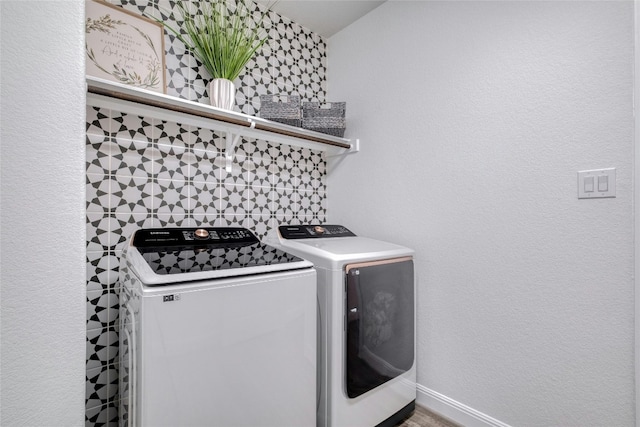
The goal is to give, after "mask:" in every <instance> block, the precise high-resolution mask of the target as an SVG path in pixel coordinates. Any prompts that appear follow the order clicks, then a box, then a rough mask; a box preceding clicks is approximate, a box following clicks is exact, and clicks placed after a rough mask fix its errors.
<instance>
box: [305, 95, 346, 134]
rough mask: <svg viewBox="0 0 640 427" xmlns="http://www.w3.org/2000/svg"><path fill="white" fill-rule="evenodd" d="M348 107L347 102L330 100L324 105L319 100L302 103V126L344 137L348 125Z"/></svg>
mask: <svg viewBox="0 0 640 427" xmlns="http://www.w3.org/2000/svg"><path fill="white" fill-rule="evenodd" d="M346 109H347V103H346V102H330V103H327V104H324V105H321V104H320V103H319V102H305V103H303V104H302V127H303V128H305V129H309V130H314V131H316V132H322V133H326V134H328V135H333V136H339V137H341V138H342V137H343V136H344V131H345V129H346V127H347V125H346V119H345V113H346Z"/></svg>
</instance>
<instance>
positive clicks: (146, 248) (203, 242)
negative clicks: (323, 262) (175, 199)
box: [126, 228, 311, 285]
mask: <svg viewBox="0 0 640 427" xmlns="http://www.w3.org/2000/svg"><path fill="white" fill-rule="evenodd" d="M126 256H127V260H128V261H129V262H130V265H131V267H132V268H133V269H134V270H135V272H136V273H137V275H138V276H139V278H140V280H141V281H142V282H143V283H144V284H147V285H161V284H167V283H176V282H181V281H193V280H205V279H215V278H225V277H234V276H244V275H249V274H262V273H270V272H277V271H285V270H294V269H299V268H308V267H311V263H309V262H307V261H305V260H303V259H302V258H299V257H297V256H295V255H292V254H289V253H287V252H284V251H282V250H280V249H277V248H274V247H271V246H268V245H265V244H263V243H261V242H260V241H259V240H258V239H257V238H256V237H255V236H254V235H253V233H251V232H250V231H249V230H247V229H245V228H154V229H142V230H138V231H136V232H135V234H134V235H133V237H132V239H131V244H130V248H129V249H128V251H127V255H126Z"/></svg>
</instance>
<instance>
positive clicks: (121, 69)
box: [85, 0, 166, 93]
mask: <svg viewBox="0 0 640 427" xmlns="http://www.w3.org/2000/svg"><path fill="white" fill-rule="evenodd" d="M85 4H86V9H85V10H86V28H85V31H86V34H85V35H86V39H85V40H86V41H85V43H86V44H85V48H86V64H87V65H86V68H87V75H90V76H93V77H99V78H102V79H106V80H111V81H114V82H118V83H122V84H126V85H131V86H136V87H139V88H141V89H147V90H153V91H156V92H160V93H165V90H166V82H165V63H164V29H163V27H162V24H160V23H158V22H155V21H153V20H151V19H148V18H145V17H143V16H141V15H138V14H135V13H133V12H129V11H128V10H125V9H123V8H122V7H118V6H114V5H111V4H109V3H107V2H105V1H102V0H88V1H86V2H85Z"/></svg>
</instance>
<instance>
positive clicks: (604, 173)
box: [578, 168, 616, 199]
mask: <svg viewBox="0 0 640 427" xmlns="http://www.w3.org/2000/svg"><path fill="white" fill-rule="evenodd" d="M603 197H616V169H615V168H609V169H594V170H589V171H579V172H578V199H599V198H603Z"/></svg>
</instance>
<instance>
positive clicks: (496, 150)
mask: <svg viewBox="0 0 640 427" xmlns="http://www.w3.org/2000/svg"><path fill="white" fill-rule="evenodd" d="M633 42H634V28H633V3H632V2H631V1H619V2H607V1H603V2H597V1H595V2H578V1H576V2H538V1H533V2H527V1H523V2H447V1H445V2H437V1H430V2H409V1H390V2H387V3H385V4H383V5H382V6H380V7H379V8H377V9H375V10H374V11H372V12H371V13H370V14H368V15H366V16H365V17H364V18H362V19H360V20H359V21H357V22H356V23H354V24H352V25H351V26H350V27H347V28H346V29H345V30H343V31H341V32H340V33H338V34H336V35H335V36H333V37H332V38H331V39H330V40H329V50H328V52H329V62H328V75H329V86H328V92H329V98H330V100H335V101H342V100H344V101H347V116H348V117H347V119H348V130H347V136H353V137H358V138H360V139H361V152H360V153H358V154H356V155H352V156H349V157H348V158H346V159H345V160H343V161H342V162H341V163H340V164H339V165H337V166H335V165H334V167H333V168H332V169H331V170H330V173H329V181H328V191H329V199H328V200H329V206H328V211H329V215H330V218H329V219H330V222H332V223H344V224H345V225H347V226H349V227H351V228H353V229H354V231H355V232H356V233H359V234H362V235H368V236H372V237H376V238H380V239H385V240H390V241H394V242H397V243H400V244H404V245H407V246H410V247H413V248H415V249H416V251H417V274H418V328H417V333H418V348H417V351H418V365H417V366H418V382H419V384H420V387H419V391H420V397H419V402H422V403H425V404H429V403H433V402H434V399H433V396H442V397H444V398H445V399H441V400H440V403H442V402H443V401H446V402H448V403H445V404H444V405H441V407H440V410H442V407H444V410H445V412H446V415H447V416H450V417H452V418H457V419H458V420H461V421H463V420H464V421H465V423H466V424H467V425H470V421H469V419H468V418H465V417H464V416H463V415H464V414H463V412H464V410H466V411H467V412H468V413H471V414H472V415H486V416H489V417H492V418H493V419H494V421H495V420H498V421H499V422H502V423H506V424H511V425H517V426H560V425H562V426H582V427H586V426H604V425H609V426H613V425H615V426H632V425H634V366H633V361H634V358H633V349H634V344H633V337H634V289H633V266H634V261H633V250H634V247H633V245H634V243H633V211H632V199H633V188H632V187H633V186H632V167H633V153H634V149H633V138H634V122H633V97H632V96H633V61H634V56H633V55H634V45H633ZM608 167H615V168H617V197H616V198H615V199H600V200H578V199H577V188H576V187H577V184H576V181H577V178H576V172H577V171H579V170H584V169H596V168H608ZM461 408H462V409H463V410H460V409H461ZM481 418H482V417H481ZM487 420H489V421H491V420H490V419H489V418H487V417H485V420H484V421H482V422H480V421H479V422H478V423H477V424H478V425H483V424H484V425H486V424H490V423H489V422H487ZM498 421H495V422H496V423H497V422H498Z"/></svg>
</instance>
